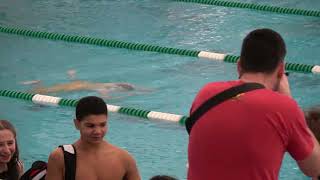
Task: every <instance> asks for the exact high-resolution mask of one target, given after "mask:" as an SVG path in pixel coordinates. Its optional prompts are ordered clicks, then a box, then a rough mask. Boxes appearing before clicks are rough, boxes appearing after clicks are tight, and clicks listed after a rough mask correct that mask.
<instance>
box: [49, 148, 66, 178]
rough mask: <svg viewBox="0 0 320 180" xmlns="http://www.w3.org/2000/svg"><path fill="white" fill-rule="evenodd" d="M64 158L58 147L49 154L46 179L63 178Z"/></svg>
mask: <svg viewBox="0 0 320 180" xmlns="http://www.w3.org/2000/svg"><path fill="white" fill-rule="evenodd" d="M63 166H64V158H63V152H62V151H61V149H60V148H57V149H55V150H54V151H53V152H52V153H51V154H50V156H49V160H48V168H47V175H46V180H64V172H63V171H64V170H63V169H64V168H63Z"/></svg>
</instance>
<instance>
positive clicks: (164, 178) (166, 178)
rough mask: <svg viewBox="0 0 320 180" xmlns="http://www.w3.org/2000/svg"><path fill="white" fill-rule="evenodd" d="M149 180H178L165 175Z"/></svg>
mask: <svg viewBox="0 0 320 180" xmlns="http://www.w3.org/2000/svg"><path fill="white" fill-rule="evenodd" d="M150 180H178V179H176V178H174V177H171V176H166V175H157V176H153V177H152V178H150Z"/></svg>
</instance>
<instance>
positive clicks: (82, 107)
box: [76, 96, 108, 121]
mask: <svg viewBox="0 0 320 180" xmlns="http://www.w3.org/2000/svg"><path fill="white" fill-rule="evenodd" d="M100 114H105V115H106V116H107V115H108V110H107V105H106V103H105V102H104V101H103V99H101V98H99V97H96V96H87V97H84V98H81V99H80V100H79V101H78V103H77V107H76V118H77V120H79V121H81V120H82V119H83V118H84V117H86V116H89V115H100Z"/></svg>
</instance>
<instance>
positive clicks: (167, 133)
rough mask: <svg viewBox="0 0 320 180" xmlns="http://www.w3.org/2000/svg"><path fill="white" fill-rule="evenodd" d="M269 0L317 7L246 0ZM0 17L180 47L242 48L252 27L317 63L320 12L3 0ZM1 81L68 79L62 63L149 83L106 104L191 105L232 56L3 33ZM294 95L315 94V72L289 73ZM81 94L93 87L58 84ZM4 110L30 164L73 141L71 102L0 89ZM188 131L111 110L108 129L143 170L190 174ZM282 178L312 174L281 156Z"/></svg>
mask: <svg viewBox="0 0 320 180" xmlns="http://www.w3.org/2000/svg"><path fill="white" fill-rule="evenodd" d="M243 2H253V3H265V4H270V5H275V6H283V7H296V8H306V9H312V10H319V9H320V1H317V0H305V1H298V0H290V1H289V0H285V1H281V2H280V1H278V0H272V1H270V0H264V1H261V0H260V1H258V0H246V1H243ZM0 25H2V26H13V27H20V28H26V29H30V30H40V31H48V32H57V33H66V34H74V35H85V36H91V37H99V38H105V39H115V40H123V41H128V42H140V43H146V44H154V45H161V46H167V47H176V48H183V49H195V50H208V51H214V52H221V53H228V54H234V55H238V54H239V50H240V45H241V40H242V39H243V37H244V36H245V35H246V34H247V33H248V32H249V31H251V30H253V29H255V28H262V27H267V28H272V29H275V30H276V31H278V32H280V33H281V34H282V35H283V37H284V39H285V41H286V43H287V48H288V56H287V59H288V61H290V62H296V63H305V64H318V65H319V64H320V61H319V59H318V58H319V56H320V43H319V42H320V31H319V29H320V19H319V18H316V17H303V16H295V15H281V14H272V13H268V12H259V11H253V10H246V9H232V8H223V7H216V6H208V5H200V4H192V3H178V2H174V1H172V0H161V1H155V0H126V1H121V0H92V1H87V0H56V1H38V0H26V1H18V0H2V1H1V3H0ZM0 54H1V63H0V84H1V89H10V90H20V91H26V90H29V89H30V88H31V87H30V86H25V85H20V84H19V82H21V81H26V80H32V79H41V80H42V81H43V84H44V85H48V86H49V85H53V84H56V83H63V82H68V78H67V75H66V71H67V70H69V69H76V70H77V72H78V73H77V77H78V78H79V79H82V80H90V81H94V82H129V83H133V84H137V85H140V86H143V87H149V88H154V89H155V91H154V92H152V93H149V94H145V95H137V96H131V97H128V98H124V99H114V100H109V101H108V103H109V104H113V105H119V106H125V107H135V108H139V109H146V110H153V111H160V112H170V113H175V114H182V115H187V114H188V110H189V107H190V105H191V103H192V100H193V98H194V96H195V95H196V93H197V91H198V90H199V89H200V88H201V86H203V85H204V84H205V83H207V82H210V81H218V80H229V79H234V78H236V77H237V75H236V67H235V65H234V64H227V63H220V62H211V61H207V60H199V59H197V58H192V57H182V56H177V55H166V54H159V53H150V52H142V51H130V50H126V49H115V48H105V47H96V46H89V45H82V44H72V43H66V42H60V41H50V40H39V39H32V38H28V37H21V36H15V35H8V34H2V33H0ZM289 80H290V83H291V87H292V93H293V96H294V97H295V98H296V100H297V101H298V103H299V104H300V105H301V106H302V107H308V106H311V105H314V104H317V103H319V91H320V83H319V82H320V76H319V75H310V74H298V73H292V74H291V75H290V79H289ZM50 95H53V96H59V97H64V98H80V97H82V96H86V95H98V94H97V93H95V92H73V93H54V94H50ZM0 109H1V111H0V118H1V119H9V120H10V121H12V122H13V123H14V125H15V126H16V127H17V129H18V133H19V134H18V138H19V145H20V149H21V155H22V159H23V161H24V162H25V165H26V167H29V166H30V164H31V162H33V161H34V160H37V159H42V160H46V159H47V156H48V154H49V153H50V151H52V150H53V149H54V148H55V147H57V146H58V145H60V144H65V143H70V142H73V141H75V140H76V139H77V138H78V137H79V135H78V132H77V131H76V130H75V128H74V127H73V123H72V119H73V117H74V109H73V108H66V107H39V106H36V105H33V104H31V103H29V102H24V101H20V100H15V99H9V98H4V97H0ZM187 138H188V136H187V133H186V132H185V130H184V128H183V127H181V126H179V125H177V124H175V123H164V122H159V121H149V120H143V119H139V118H134V117H129V116H124V115H119V114H111V116H110V130H109V134H108V135H107V139H108V140H109V141H110V142H112V143H113V144H115V145H118V146H120V147H122V148H125V149H127V150H128V151H130V152H131V153H132V154H133V155H134V157H135V158H136V160H137V163H138V166H139V170H140V172H141V175H142V177H143V179H147V178H148V177H151V176H152V175H156V174H170V175H176V176H177V177H179V179H185V178H186V166H185V165H186V162H187V143H188V141H187ZM280 179H284V180H289V179H290V180H292V179H308V178H306V177H305V176H304V175H302V173H301V172H300V171H299V170H298V168H297V166H296V165H295V163H294V161H293V160H292V159H291V158H290V157H289V156H286V158H285V160H284V162H283V165H282V169H281V173H280Z"/></svg>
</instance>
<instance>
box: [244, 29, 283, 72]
mask: <svg viewBox="0 0 320 180" xmlns="http://www.w3.org/2000/svg"><path fill="white" fill-rule="evenodd" d="M285 55H286V45H285V42H284V40H283V39H282V37H281V36H280V34H278V33H277V32H275V31H273V30H271V29H257V30H254V31H252V32H250V33H249V34H248V35H247V36H246V38H245V39H244V40H243V43H242V48H241V56H240V59H241V61H240V66H241V68H242V70H243V72H262V73H270V72H273V71H274V70H275V69H276V67H277V65H278V64H279V62H281V61H283V60H284V57H285Z"/></svg>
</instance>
